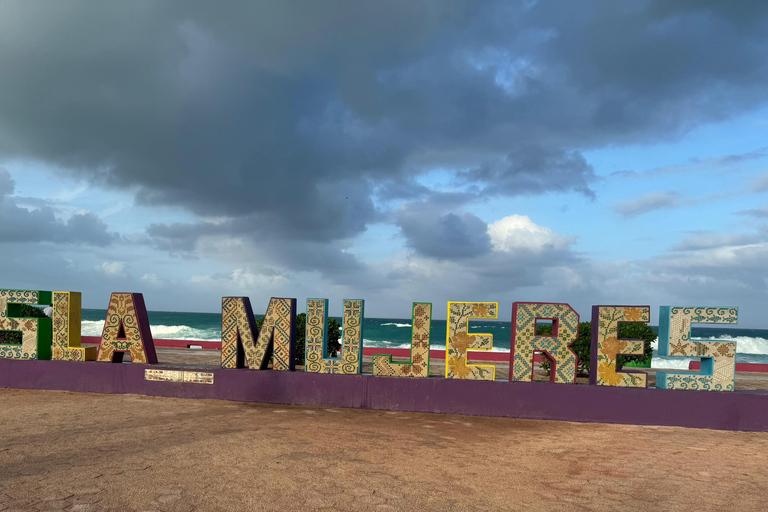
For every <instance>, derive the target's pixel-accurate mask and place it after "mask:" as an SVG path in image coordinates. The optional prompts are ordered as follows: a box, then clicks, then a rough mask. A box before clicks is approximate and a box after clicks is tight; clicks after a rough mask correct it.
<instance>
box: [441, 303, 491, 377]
mask: <svg viewBox="0 0 768 512" xmlns="http://www.w3.org/2000/svg"><path fill="white" fill-rule="evenodd" d="M498 310H499V303H498V302H449V303H448V329H447V332H446V341H445V378H446V379H471V380H495V379H496V366H494V365H492V364H469V362H468V357H467V356H468V355H469V352H470V351H475V350H478V351H479V350H482V351H486V350H491V349H492V348H493V336H492V335H491V334H469V321H470V320H471V319H473V318H498Z"/></svg>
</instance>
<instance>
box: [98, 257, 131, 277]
mask: <svg viewBox="0 0 768 512" xmlns="http://www.w3.org/2000/svg"><path fill="white" fill-rule="evenodd" d="M126 268H127V266H126V264H125V262H122V261H105V262H104V263H102V264H101V271H102V272H104V273H105V274H107V275H108V276H122V275H124V274H125V271H126Z"/></svg>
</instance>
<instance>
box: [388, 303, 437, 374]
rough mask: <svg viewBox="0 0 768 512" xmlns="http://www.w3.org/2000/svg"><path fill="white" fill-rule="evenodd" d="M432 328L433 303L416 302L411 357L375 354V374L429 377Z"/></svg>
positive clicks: (412, 323) (412, 325)
mask: <svg viewBox="0 0 768 512" xmlns="http://www.w3.org/2000/svg"><path fill="white" fill-rule="evenodd" d="M431 328H432V304H430V303H427V302H414V303H413V315H412V319H411V359H410V361H408V362H407V363H396V362H393V361H392V356H391V355H374V356H373V375H375V376H381V377H429V333H430V330H431Z"/></svg>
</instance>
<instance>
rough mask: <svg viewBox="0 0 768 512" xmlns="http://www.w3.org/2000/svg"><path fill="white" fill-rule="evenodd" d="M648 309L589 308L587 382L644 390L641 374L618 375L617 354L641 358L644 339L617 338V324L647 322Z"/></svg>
mask: <svg viewBox="0 0 768 512" xmlns="http://www.w3.org/2000/svg"><path fill="white" fill-rule="evenodd" d="M650 319H651V308H650V307H649V306H592V352H591V357H590V360H589V382H590V384H597V385H598V386H618V387H626V388H644V387H646V386H647V382H646V377H647V376H646V374H645V373H643V372H625V371H621V372H617V371H616V357H617V356H618V355H619V354H627V355H642V354H643V352H644V349H645V341H644V340H625V339H619V337H618V332H619V322H649V321H650Z"/></svg>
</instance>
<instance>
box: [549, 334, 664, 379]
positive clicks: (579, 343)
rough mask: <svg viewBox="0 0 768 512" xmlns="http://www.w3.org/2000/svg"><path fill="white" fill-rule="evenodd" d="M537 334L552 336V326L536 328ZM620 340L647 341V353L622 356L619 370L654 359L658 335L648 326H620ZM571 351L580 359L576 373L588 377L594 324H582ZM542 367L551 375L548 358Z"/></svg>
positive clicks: (618, 360) (618, 363)
mask: <svg viewBox="0 0 768 512" xmlns="http://www.w3.org/2000/svg"><path fill="white" fill-rule="evenodd" d="M536 334H543V335H547V334H552V325H551V324H546V325H538V326H536ZM619 338H625V339H641V340H645V353H644V354H643V355H642V356H625V355H620V356H619V357H618V358H617V361H616V367H617V369H618V370H621V369H622V368H623V367H624V365H626V364H627V363H629V362H630V361H636V362H637V363H639V364H645V363H650V361H651V357H653V348H651V342H652V341H653V340H655V339H656V333H655V332H653V329H651V327H650V326H649V325H648V324H643V323H623V324H619ZM571 350H573V351H574V352H575V353H576V357H578V359H579V367H578V369H577V372H576V373H577V376H579V377H588V376H589V358H590V355H591V350H592V322H581V323H580V324H579V337H578V338H576V341H575V342H574V343H573V344H572V345H571ZM541 366H542V368H544V369H545V370H546V371H547V375H549V367H550V363H549V360H548V359H547V358H546V357H545V358H544V359H543V360H542V362H541Z"/></svg>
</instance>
